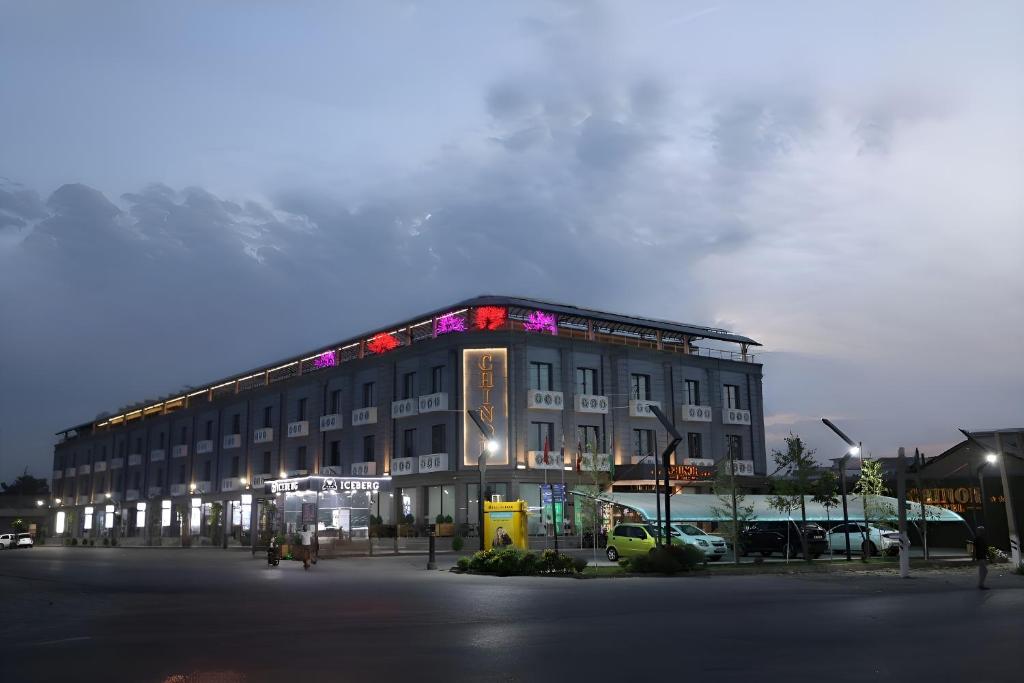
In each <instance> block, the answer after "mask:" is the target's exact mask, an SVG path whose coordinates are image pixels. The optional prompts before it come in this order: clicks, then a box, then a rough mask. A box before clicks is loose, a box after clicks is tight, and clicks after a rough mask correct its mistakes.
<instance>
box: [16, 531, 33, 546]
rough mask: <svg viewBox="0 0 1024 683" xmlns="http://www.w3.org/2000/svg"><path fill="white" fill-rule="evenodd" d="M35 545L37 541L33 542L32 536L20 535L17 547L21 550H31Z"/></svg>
mask: <svg viewBox="0 0 1024 683" xmlns="http://www.w3.org/2000/svg"><path fill="white" fill-rule="evenodd" d="M34 545H35V541H33V540H32V534H18V543H17V547H19V548H31V547H32V546H34Z"/></svg>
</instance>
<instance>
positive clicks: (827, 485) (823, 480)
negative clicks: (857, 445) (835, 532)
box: [811, 470, 839, 559]
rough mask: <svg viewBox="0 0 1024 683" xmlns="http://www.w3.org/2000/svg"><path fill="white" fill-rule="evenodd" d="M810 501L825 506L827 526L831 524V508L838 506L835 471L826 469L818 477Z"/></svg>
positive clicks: (837, 479)
mask: <svg viewBox="0 0 1024 683" xmlns="http://www.w3.org/2000/svg"><path fill="white" fill-rule="evenodd" d="M811 501H812V502H815V503H817V504H818V505H820V506H822V507H823V508H825V518H826V519H827V520H828V521H829V526H831V522H832V508H835V507H839V478H838V477H836V475H835V472H833V471H832V470H826V471H825V472H824V473H823V474H822V475H821V476H820V477H818V481H817V482H815V486H814V495H813V496H811ZM828 556H829V559H831V558H832V543H831V541H830V542H829V544H828Z"/></svg>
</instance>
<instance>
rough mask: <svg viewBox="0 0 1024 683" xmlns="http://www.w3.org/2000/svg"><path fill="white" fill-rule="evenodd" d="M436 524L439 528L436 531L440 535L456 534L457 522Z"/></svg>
mask: <svg viewBox="0 0 1024 683" xmlns="http://www.w3.org/2000/svg"><path fill="white" fill-rule="evenodd" d="M436 526H437V530H436V532H435V533H436V534H437V535H438V536H454V535H455V524H454V523H444V524H438V525H436Z"/></svg>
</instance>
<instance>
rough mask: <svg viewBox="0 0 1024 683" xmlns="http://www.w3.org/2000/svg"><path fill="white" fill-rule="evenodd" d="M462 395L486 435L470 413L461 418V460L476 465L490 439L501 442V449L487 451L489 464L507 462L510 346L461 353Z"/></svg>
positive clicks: (503, 463)
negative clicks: (478, 419) (508, 347)
mask: <svg viewBox="0 0 1024 683" xmlns="http://www.w3.org/2000/svg"><path fill="white" fill-rule="evenodd" d="M462 381H463V396H464V397H465V400H466V409H467V410H472V411H473V412H475V413H476V415H477V417H479V418H480V421H481V422H482V423H483V425H484V429H485V430H486V431H487V434H481V433H480V429H479V428H478V427H477V425H476V423H475V422H474V421H473V419H472V418H471V417H470V416H469V415H464V416H463V418H462V437H463V438H462V443H463V451H462V462H463V464H465V465H469V466H473V465H476V464H477V458H478V457H479V456H480V454H481V453H485V452H487V451H486V449H485V445H486V443H487V441H488V440H490V439H493V440H495V441H497V442H498V449H497V451H496V452H494V453H488V455H487V456H486V457H487V464H488V465H507V464H508V463H509V453H508V349H466V350H464V351H463V352H462Z"/></svg>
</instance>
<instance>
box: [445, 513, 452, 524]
mask: <svg viewBox="0 0 1024 683" xmlns="http://www.w3.org/2000/svg"><path fill="white" fill-rule="evenodd" d="M444 523H445V524H451V523H452V516H451V515H445V516H444Z"/></svg>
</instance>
